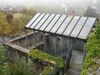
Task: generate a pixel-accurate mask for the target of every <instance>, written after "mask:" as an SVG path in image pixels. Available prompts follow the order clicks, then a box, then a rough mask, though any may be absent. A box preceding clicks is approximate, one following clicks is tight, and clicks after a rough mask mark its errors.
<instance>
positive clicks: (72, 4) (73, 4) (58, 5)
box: [0, 0, 100, 13]
mask: <svg viewBox="0 0 100 75" xmlns="http://www.w3.org/2000/svg"><path fill="white" fill-rule="evenodd" d="M97 1H99V0H0V5H1V6H2V5H12V6H20V5H21V6H26V7H34V8H35V9H37V10H40V11H44V10H45V11H48V12H50V11H58V12H64V11H65V12H66V11H67V10H68V8H69V9H75V10H76V9H77V12H79V13H80V12H81V10H82V11H83V10H85V9H86V7H88V6H91V7H94V8H95V5H97V3H98V2H97ZM99 2H100V1H99Z"/></svg>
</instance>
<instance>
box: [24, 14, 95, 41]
mask: <svg viewBox="0 0 100 75" xmlns="http://www.w3.org/2000/svg"><path fill="white" fill-rule="evenodd" d="M95 23H96V18H93V17H81V16H67V15H62V14H50V13H37V14H36V15H35V16H34V17H33V18H32V19H31V21H30V22H29V23H28V24H27V25H26V26H25V28H28V29H32V30H35V31H41V32H44V33H50V34H56V35H62V36H65V37H73V38H78V39H83V40H86V39H87V37H88V35H89V33H90V32H91V30H92V28H93V27H94V26H95Z"/></svg>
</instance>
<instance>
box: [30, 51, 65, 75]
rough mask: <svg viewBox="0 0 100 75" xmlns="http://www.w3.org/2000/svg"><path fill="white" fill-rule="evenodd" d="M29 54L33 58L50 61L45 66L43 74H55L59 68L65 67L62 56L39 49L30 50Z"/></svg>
mask: <svg viewBox="0 0 100 75" xmlns="http://www.w3.org/2000/svg"><path fill="white" fill-rule="evenodd" d="M29 56H30V57H32V59H33V60H37V59H38V60H39V61H42V62H47V63H49V64H48V65H46V66H45V67H44V69H43V71H42V73H41V75H55V74H56V73H57V71H59V69H63V68H64V60H63V59H62V58H61V57H55V56H52V55H49V54H47V53H45V52H42V51H40V50H37V49H35V50H30V52H29ZM50 64H52V65H50Z"/></svg>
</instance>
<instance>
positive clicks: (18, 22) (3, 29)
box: [0, 12, 32, 35]
mask: <svg viewBox="0 0 100 75" xmlns="http://www.w3.org/2000/svg"><path fill="white" fill-rule="evenodd" d="M21 14H22V16H20V17H15V16H14V14H12V15H13V16H14V18H13V20H12V21H11V23H9V22H8V20H7V18H6V15H7V14H4V13H3V12H0V35H16V34H18V33H20V32H21V33H22V32H23V29H24V26H25V25H26V24H27V22H28V21H29V20H30V19H31V17H32V15H28V14H24V13H21Z"/></svg>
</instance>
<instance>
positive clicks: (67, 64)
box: [65, 37, 72, 71]
mask: <svg viewBox="0 0 100 75" xmlns="http://www.w3.org/2000/svg"><path fill="white" fill-rule="evenodd" d="M70 42H71V41H70V39H69V37H68V53H67V56H66V58H65V71H67V69H68V68H69V63H70V60H71V57H72V44H71V43H70Z"/></svg>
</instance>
